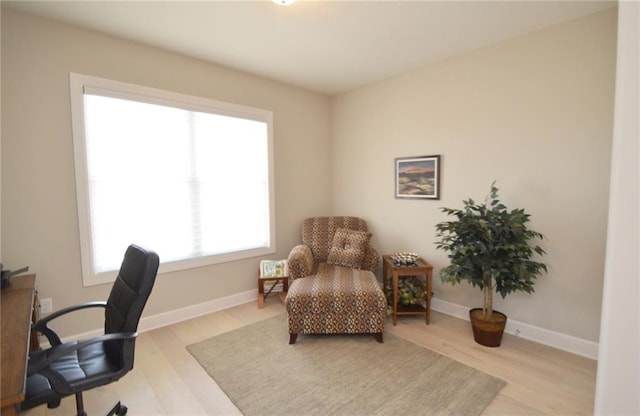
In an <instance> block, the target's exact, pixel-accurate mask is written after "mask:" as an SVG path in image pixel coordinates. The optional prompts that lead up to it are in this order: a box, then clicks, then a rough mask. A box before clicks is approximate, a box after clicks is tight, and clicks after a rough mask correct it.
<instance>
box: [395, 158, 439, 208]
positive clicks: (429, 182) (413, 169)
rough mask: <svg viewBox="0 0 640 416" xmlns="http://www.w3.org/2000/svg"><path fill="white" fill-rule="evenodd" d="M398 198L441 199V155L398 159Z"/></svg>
mask: <svg viewBox="0 0 640 416" xmlns="http://www.w3.org/2000/svg"><path fill="white" fill-rule="evenodd" d="M396 198H410V199H440V155H435V156H418V157H399V158H396Z"/></svg>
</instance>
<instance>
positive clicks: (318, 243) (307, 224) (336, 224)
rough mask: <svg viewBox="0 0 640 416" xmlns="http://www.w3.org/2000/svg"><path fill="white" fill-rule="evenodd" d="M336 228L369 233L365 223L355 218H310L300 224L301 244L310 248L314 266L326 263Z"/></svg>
mask: <svg viewBox="0 0 640 416" xmlns="http://www.w3.org/2000/svg"><path fill="white" fill-rule="evenodd" d="M338 228H347V229H349V230H356V231H369V230H368V229H367V222H366V221H365V220H363V219H361V218H357V217H312V218H307V219H305V220H304V221H303V222H302V243H303V244H304V245H307V246H309V247H310V248H311V252H312V253H313V258H314V262H315V263H316V264H318V263H326V261H327V257H328V256H329V250H330V249H331V243H332V242H333V235H334V234H335V233H336V230H337V229H338Z"/></svg>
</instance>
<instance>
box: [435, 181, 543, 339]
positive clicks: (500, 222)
mask: <svg viewBox="0 0 640 416" xmlns="http://www.w3.org/2000/svg"><path fill="white" fill-rule="evenodd" d="M463 204H464V207H463V208H462V209H452V208H441V211H442V212H444V213H445V214H447V215H449V216H453V217H455V219H454V220H453V221H444V222H441V223H439V224H437V225H436V237H437V238H438V240H437V241H436V246H437V248H438V249H441V250H444V251H445V252H446V253H447V254H448V256H449V259H450V261H451V264H450V265H448V266H446V267H444V268H443V269H442V270H441V271H440V274H439V276H440V279H441V280H442V281H443V282H445V283H452V284H457V283H460V282H461V281H463V280H466V281H467V282H469V283H471V285H472V286H473V287H479V288H480V289H481V290H482V293H483V298H484V304H483V307H482V308H475V309H471V310H470V311H469V317H470V320H471V324H472V327H473V334H474V339H475V341H476V342H477V343H479V344H481V345H485V346H488V347H497V346H499V345H500V342H501V340H502V334H503V332H504V328H505V326H506V323H507V317H506V315H504V314H503V313H501V312H498V311H494V310H493V291H494V290H495V291H496V292H497V293H499V294H500V295H501V296H502V297H503V298H504V297H505V296H506V295H507V294H509V293H511V292H515V291H523V292H527V293H532V292H533V291H534V290H533V284H534V280H535V279H536V277H538V275H539V274H541V273H542V272H543V271H544V272H546V271H547V266H546V265H545V264H544V263H541V262H539V261H536V260H534V257H535V255H536V254H537V255H538V256H542V255H543V254H545V251H544V250H543V249H542V247H540V246H539V245H537V244H535V242H534V241H535V240H538V239H543V238H544V236H543V235H542V234H541V233H539V232H536V231H533V230H531V229H529V228H528V227H527V223H528V222H529V215H528V214H526V213H525V211H524V209H513V210H508V209H507V207H506V206H504V205H503V204H502V203H501V202H500V201H499V200H498V188H496V186H495V182H494V183H493V184H491V192H490V194H489V195H488V196H487V197H486V199H485V201H484V203H482V204H480V203H475V202H474V201H473V200H472V199H468V200H466V201H463Z"/></svg>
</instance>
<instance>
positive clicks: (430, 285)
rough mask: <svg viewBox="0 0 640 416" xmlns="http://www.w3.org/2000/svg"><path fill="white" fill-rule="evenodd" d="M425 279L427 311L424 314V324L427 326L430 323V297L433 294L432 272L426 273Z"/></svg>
mask: <svg viewBox="0 0 640 416" xmlns="http://www.w3.org/2000/svg"><path fill="white" fill-rule="evenodd" d="M425 278H426V279H427V304H426V306H427V311H426V313H425V315H426V318H425V320H426V323H427V325H429V323H430V322H431V295H432V292H433V274H432V272H427V273H426V274H425Z"/></svg>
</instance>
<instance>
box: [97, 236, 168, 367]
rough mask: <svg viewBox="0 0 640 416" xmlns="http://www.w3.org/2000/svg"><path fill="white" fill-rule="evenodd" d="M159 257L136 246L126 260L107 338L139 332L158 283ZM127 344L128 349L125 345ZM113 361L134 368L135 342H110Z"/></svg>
mask: <svg viewBox="0 0 640 416" xmlns="http://www.w3.org/2000/svg"><path fill="white" fill-rule="evenodd" d="M159 263H160V261H159V258H158V255H157V254H156V253H154V252H152V251H147V250H145V249H143V248H141V247H138V246H136V245H130V246H129V247H128V248H127V251H126V253H125V255H124V259H123V260H122V266H121V267H120V271H119V273H118V277H117V278H116V281H115V282H114V283H113V287H112V289H111V293H110V294H109V298H108V299H107V307H106V309H105V323H104V331H105V334H111V333H115V332H136V331H137V330H138V322H139V321H140V316H141V315H142V310H143V309H144V306H145V304H146V303H147V299H148V298H149V295H150V294H151V289H152V288H153V284H154V282H155V279H156V274H157V272H158V266H159ZM123 342H124V345H123ZM106 349H107V354H108V356H109V359H110V360H111V361H112V362H114V363H118V364H119V365H123V363H127V366H129V365H130V366H131V367H132V368H133V352H134V341H133V340H131V341H108V343H107V345H106Z"/></svg>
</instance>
